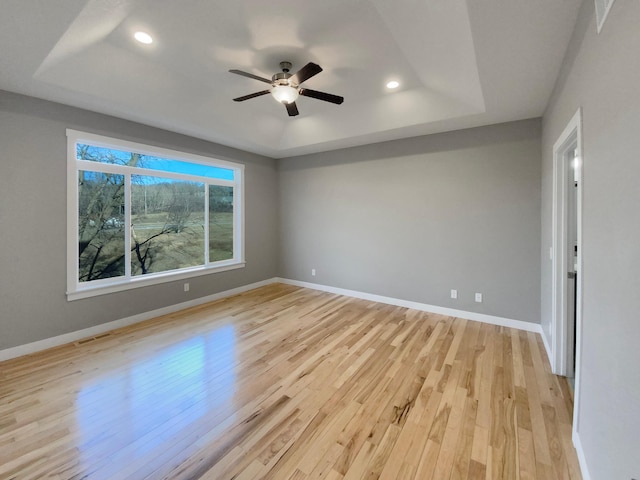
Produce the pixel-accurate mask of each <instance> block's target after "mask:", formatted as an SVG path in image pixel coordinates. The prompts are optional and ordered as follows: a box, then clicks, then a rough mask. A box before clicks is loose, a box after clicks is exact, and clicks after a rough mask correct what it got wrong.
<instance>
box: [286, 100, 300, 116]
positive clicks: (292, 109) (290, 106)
mask: <svg viewBox="0 0 640 480" xmlns="http://www.w3.org/2000/svg"><path fill="white" fill-rule="evenodd" d="M284 106H285V107H287V113H288V114H289V116H290V117H295V116H296V115H298V114H299V113H300V112H298V107H297V106H296V102H291V103H285V104H284Z"/></svg>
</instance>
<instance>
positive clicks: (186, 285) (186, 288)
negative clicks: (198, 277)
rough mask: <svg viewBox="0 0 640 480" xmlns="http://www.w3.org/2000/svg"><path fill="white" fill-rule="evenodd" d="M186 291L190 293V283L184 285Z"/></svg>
mask: <svg viewBox="0 0 640 480" xmlns="http://www.w3.org/2000/svg"><path fill="white" fill-rule="evenodd" d="M184 291H185V292H188V291H189V282H187V283H185V284H184Z"/></svg>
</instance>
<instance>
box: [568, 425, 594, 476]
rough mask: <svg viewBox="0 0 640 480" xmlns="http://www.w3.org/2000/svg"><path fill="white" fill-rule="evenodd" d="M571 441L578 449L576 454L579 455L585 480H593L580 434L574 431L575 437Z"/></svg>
mask: <svg viewBox="0 0 640 480" xmlns="http://www.w3.org/2000/svg"><path fill="white" fill-rule="evenodd" d="M571 440H573V446H574V447H575V449H576V453H577V454H578V463H579V464H580V472H581V473H582V479H583V480H591V475H590V474H589V469H588V468H587V457H586V456H585V454H584V450H583V449H582V442H580V435H578V432H576V431H575V430H574V432H573V435H572V436H571Z"/></svg>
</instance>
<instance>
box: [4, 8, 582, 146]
mask: <svg viewBox="0 0 640 480" xmlns="http://www.w3.org/2000/svg"><path fill="white" fill-rule="evenodd" d="M580 2H581V0H533V1H532V0H393V1H392V0H322V1H311V0H297V1H293V0H269V1H266V0H241V1H238V0H236V1H229V0H224V1H222V0H180V1H177V0H65V1H64V2H58V1H51V0H2V5H1V8H0V89H3V90H8V91H13V92H18V93H23V94H27V95H32V96H35V97H39V98H44V99H48V100H53V101H57V102H60V103H64V104H68V105H73V106H78V107H82V108H86V109H89V110H94V111H97V112H102V113H106V114H111V115H115V116H118V117H122V118H126V119H129V120H134V121H138V122H141V123H145V124H148V125H153V126H157V127H161V128H165V129H169V130H172V131H176V132H180V133H184V134H188V135H192V136H195V137H199V138H203V139H207V140H211V141H214V142H218V143H222V144H225V145H229V146H233V147H237V148H241V149H243V150H247V151H251V152H255V153H260V154H263V155H267V156H270V157H274V158H282V157H288V156H292V155H298V154H303V153H311V152H319V151H324V150H330V149H335V148H341V147H349V146H355V145H362V144H366V143H372V142H377V141H382V140H390V139H396V138H404V137H409V136H414V135H420V134H427V133H436V132H442V131H447V130H454V129H459V128H467V127H472V126H478V125H486V124H491V123H497V122H504V121H510V120H520V119H524V118H532V117H538V116H540V115H542V113H543V112H544V109H545V107H546V104H547V101H548V99H549V96H550V95H551V91H552V89H553V85H554V82H555V79H556V77H557V75H558V72H559V70H560V66H561V62H562V58H563V56H564V52H565V50H566V47H567V44H568V42H569V38H570V36H571V32H572V30H573V26H574V23H575V20H576V16H577V11H578V7H579V4H580ZM137 30H145V31H147V32H149V33H150V34H151V35H153V37H154V40H155V41H154V43H153V44H151V45H149V46H145V45H142V44H139V43H137V42H135V41H134V40H133V38H132V35H133V33H134V32H135V31H137ZM283 60H287V61H290V62H292V63H293V64H294V65H293V69H292V70H293V71H296V70H297V69H299V68H301V67H302V66H304V65H305V64H306V63H308V62H315V63H318V64H319V65H321V66H322V68H323V69H324V71H323V72H321V73H320V74H318V75H317V76H315V77H313V78H311V79H309V80H308V81H307V82H305V83H304V86H306V87H308V88H311V89H314V90H320V91H325V92H329V93H333V94H336V95H341V96H343V97H345V102H344V103H343V104H342V105H339V106H338V105H333V104H330V103H326V102H321V101H318V100H315V99H311V98H306V97H301V98H300V99H299V100H298V101H297V104H298V108H299V110H300V115H299V116H297V117H289V116H287V112H286V110H285V109H284V108H283V106H282V105H279V104H278V103H276V101H275V100H274V99H273V98H272V97H271V96H270V95H265V96H262V97H258V98H254V99H251V100H248V101H245V102H242V103H237V102H233V101H232V100H231V99H232V98H234V97H238V96H241V95H245V94H248V93H252V92H256V91H259V90H264V89H265V86H266V85H265V84H264V83H261V82H258V81H255V80H252V79H249V78H246V77H241V76H237V75H233V74H231V73H229V72H228V70H229V69H239V70H244V71H248V72H251V73H253V74H256V75H259V76H261V77H268V78H270V77H271V75H272V74H273V73H276V72H278V71H279V67H278V64H279V62H280V61H283ZM390 79H397V80H399V81H400V82H401V86H400V88H398V89H397V90H396V91H393V92H390V91H387V89H386V88H385V84H386V82H387V81H388V80H390Z"/></svg>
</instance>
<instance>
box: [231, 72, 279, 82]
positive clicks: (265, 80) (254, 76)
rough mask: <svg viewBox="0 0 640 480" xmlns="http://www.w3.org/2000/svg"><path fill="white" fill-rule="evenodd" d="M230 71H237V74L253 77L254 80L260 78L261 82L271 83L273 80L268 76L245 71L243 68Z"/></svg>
mask: <svg viewBox="0 0 640 480" xmlns="http://www.w3.org/2000/svg"><path fill="white" fill-rule="evenodd" d="M229 72H230V73H235V74H236V75H242V76H243V77H248V78H253V79H254V80H259V81H261V82H264V83H268V84H271V80H269V79H267V78H262V77H259V76H257V75H254V74H253V73H249V72H243V71H242V70H229Z"/></svg>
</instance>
